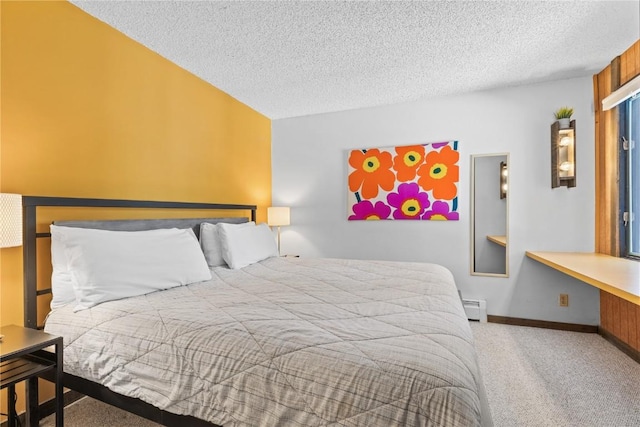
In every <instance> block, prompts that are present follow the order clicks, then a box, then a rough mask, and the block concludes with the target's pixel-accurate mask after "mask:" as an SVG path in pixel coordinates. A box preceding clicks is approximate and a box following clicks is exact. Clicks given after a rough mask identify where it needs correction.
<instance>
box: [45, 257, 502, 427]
mask: <svg viewBox="0 0 640 427" xmlns="http://www.w3.org/2000/svg"><path fill="white" fill-rule="evenodd" d="M212 273H213V279H212V280H211V281H207V282H201V283H196V284H192V285H188V286H181V287H177V288H173V289H169V290H166V291H158V292H154V293H151V294H147V295H143V296H139V297H134V298H128V299H124V300H119V301H111V302H107V303H103V304H100V305H98V306H96V307H93V308H91V309H88V310H85V311H81V312H77V313H73V311H72V308H73V307H72V306H73V304H69V305H67V306H64V307H62V308H58V309H56V310H54V311H53V312H51V313H50V315H49V317H48V319H47V322H46V327H45V330H46V331H47V332H50V333H53V334H59V335H62V336H64V344H65V350H64V370H65V372H66V373H69V374H72V375H76V376H79V377H83V378H86V379H89V380H91V381H94V382H97V383H100V384H103V385H105V386H106V387H108V388H110V389H111V390H113V391H115V392H118V393H121V394H123V395H126V396H131V397H135V398H139V399H142V400H144V401H146V402H148V403H151V404H153V405H155V406H157V407H159V408H162V409H164V410H167V411H170V412H174V413H177V414H187V415H192V416H195V417H198V418H201V419H205V420H208V421H210V422H212V423H215V424H218V425H222V426H338V425H340V426H367V427H369V426H385V427H386V426H425V425H433V426H447V427H455V426H477V425H481V424H484V425H490V415H489V413H488V410H487V409H486V406H484V407H483V402H482V401H483V396H482V385H481V380H480V374H479V370H478V364H477V360H476V354H475V350H474V344H473V338H472V335H471V331H470V328H469V325H468V322H467V320H466V318H465V315H464V312H463V309H462V306H461V304H460V300H459V298H458V294H457V291H456V288H455V285H454V283H453V277H452V275H451V273H450V272H449V271H448V270H446V269H445V268H443V267H440V266H437V265H433V264H423V263H397V262H382V261H353V260H327V259H304V258H271V259H268V260H265V261H262V262H260V263H257V264H253V265H250V266H248V267H245V268H243V269H240V270H230V269H227V268H224V267H218V268H215V269H213V270H212Z"/></svg>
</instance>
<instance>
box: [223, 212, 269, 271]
mask: <svg viewBox="0 0 640 427" xmlns="http://www.w3.org/2000/svg"><path fill="white" fill-rule="evenodd" d="M218 227H219V229H218V232H219V234H220V240H221V243H222V257H223V258H224V260H225V261H226V263H227V265H229V267H231V268H233V269H237V268H242V267H246V266H247V265H249V264H253V263H255V262H258V261H262V260H263V259H267V258H271V257H274V256H278V246H277V244H276V239H275V237H274V236H273V233H272V232H271V229H270V228H269V226H268V225H267V224H260V225H256V226H255V227H238V226H235V225H233V224H223V223H220V224H218Z"/></svg>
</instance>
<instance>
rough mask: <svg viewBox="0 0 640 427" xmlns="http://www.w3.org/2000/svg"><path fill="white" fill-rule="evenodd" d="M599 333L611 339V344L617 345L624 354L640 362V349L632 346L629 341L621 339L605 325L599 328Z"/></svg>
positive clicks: (608, 339) (606, 338)
mask: <svg viewBox="0 0 640 427" xmlns="http://www.w3.org/2000/svg"><path fill="white" fill-rule="evenodd" d="M598 334H600V335H601V336H602V338H604V339H605V340H607V341H609V342H610V343H611V344H613V345H615V346H616V347H617V348H618V349H619V350H620V351H622V352H623V353H624V354H626V355H627V356H629V357H630V358H632V359H633V360H635V361H636V362H638V363H640V351H638V350H636V349H634V348H632V347H631V346H629V345H628V344H627V343H625V342H624V341H622V340H620V339H619V338H618V337H617V336H616V335H615V334H614V333H612V332H609V331H607V330H606V329H605V328H603V327H600V328H599V329H598Z"/></svg>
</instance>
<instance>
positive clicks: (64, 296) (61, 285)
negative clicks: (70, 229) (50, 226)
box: [51, 232, 76, 309]
mask: <svg viewBox="0 0 640 427" xmlns="http://www.w3.org/2000/svg"><path fill="white" fill-rule="evenodd" d="M51 265H52V266H53V272H52V273H51V293H52V294H53V298H52V299H51V309H54V308H58V307H62V306H63V305H66V304H69V303H70V302H74V301H75V300H76V294H75V292H74V290H73V283H72V280H71V273H70V272H69V263H68V262H67V255H66V254H65V253H64V244H63V243H62V241H61V240H60V233H53V232H52V233H51Z"/></svg>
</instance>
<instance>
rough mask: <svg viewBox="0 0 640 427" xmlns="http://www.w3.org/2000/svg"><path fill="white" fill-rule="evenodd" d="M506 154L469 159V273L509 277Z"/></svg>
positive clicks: (507, 155) (482, 155)
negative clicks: (470, 212) (470, 214)
mask: <svg viewBox="0 0 640 427" xmlns="http://www.w3.org/2000/svg"><path fill="white" fill-rule="evenodd" d="M509 166H510V165H509V154H508V153H499V154H480V155H473V156H471V211H472V217H471V274H473V275H482V276H498V277H508V275H509V256H508V253H509V251H508V248H509V237H508V236H509V232H508V212H509V209H508V203H509V186H508V182H509V179H508V178H509V173H510V167H509Z"/></svg>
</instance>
